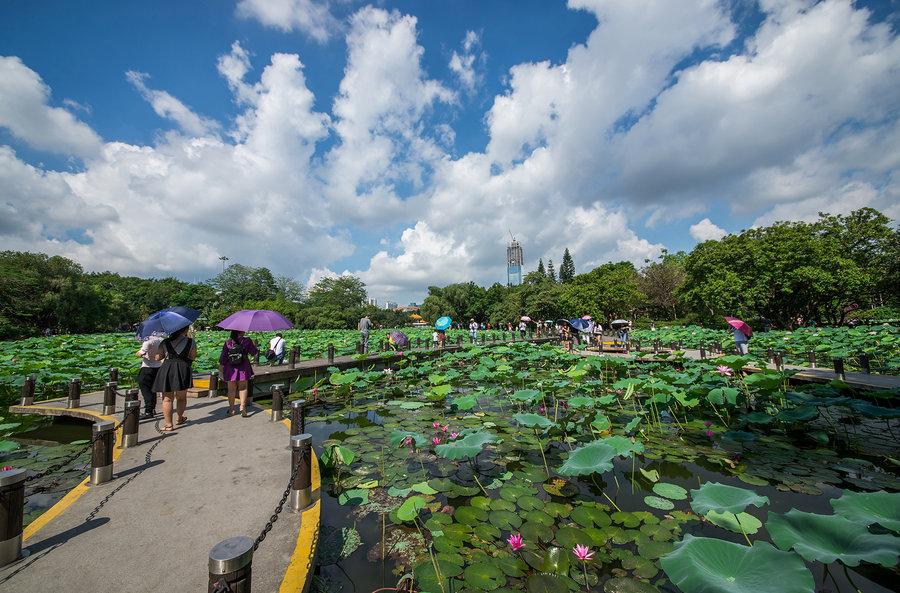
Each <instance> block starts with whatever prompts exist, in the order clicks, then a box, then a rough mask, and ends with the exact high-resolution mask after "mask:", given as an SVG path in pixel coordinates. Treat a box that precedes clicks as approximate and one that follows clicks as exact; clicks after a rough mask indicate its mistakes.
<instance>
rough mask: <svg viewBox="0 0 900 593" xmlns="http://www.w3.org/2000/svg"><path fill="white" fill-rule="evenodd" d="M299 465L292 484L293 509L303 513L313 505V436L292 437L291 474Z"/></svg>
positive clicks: (298, 435) (299, 435)
mask: <svg viewBox="0 0 900 593" xmlns="http://www.w3.org/2000/svg"><path fill="white" fill-rule="evenodd" d="M298 465H299V469H298V470H297V473H296V474H295V475H294V481H293V482H291V508H292V509H294V510H295V511H298V512H300V511H302V510H303V509H305V508H307V507H308V506H309V505H311V504H312V435H311V434H306V433H303V434H297V435H294V436H292V437H291V473H293V471H294V468H295V467H297V466H298Z"/></svg>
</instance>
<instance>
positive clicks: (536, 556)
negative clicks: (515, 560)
mask: <svg viewBox="0 0 900 593" xmlns="http://www.w3.org/2000/svg"><path fill="white" fill-rule="evenodd" d="M523 556H524V558H525V562H527V563H528V565H529V566H531V567H532V568H533V569H535V570H537V571H539V572H548V573H551V574H566V573H568V572H569V554H568V552H567V550H566V549H564V548H557V547H555V546H551V547H549V548H547V549H546V550H540V549H531V550H526V551H525V553H524V554H523Z"/></svg>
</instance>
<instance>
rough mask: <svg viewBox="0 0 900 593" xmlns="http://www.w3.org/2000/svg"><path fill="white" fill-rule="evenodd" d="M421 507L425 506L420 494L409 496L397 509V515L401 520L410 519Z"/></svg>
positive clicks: (416, 514) (413, 517)
mask: <svg viewBox="0 0 900 593" xmlns="http://www.w3.org/2000/svg"><path fill="white" fill-rule="evenodd" d="M423 508H425V499H424V498H422V497H421V496H410V497H409V498H407V499H406V500H405V501H403V504H401V505H400V508H398V509H397V517H398V518H399V519H400V520H401V521H412V520H413V519H415V518H416V516H418V514H419V511H420V510H422V509H423Z"/></svg>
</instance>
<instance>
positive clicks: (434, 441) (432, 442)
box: [431, 437, 441, 445]
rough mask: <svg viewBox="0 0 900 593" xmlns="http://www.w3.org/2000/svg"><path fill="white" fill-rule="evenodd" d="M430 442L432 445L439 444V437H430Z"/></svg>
mask: <svg viewBox="0 0 900 593" xmlns="http://www.w3.org/2000/svg"><path fill="white" fill-rule="evenodd" d="M431 444H432V445H440V444H441V438H440V437H434V438H433V439H431Z"/></svg>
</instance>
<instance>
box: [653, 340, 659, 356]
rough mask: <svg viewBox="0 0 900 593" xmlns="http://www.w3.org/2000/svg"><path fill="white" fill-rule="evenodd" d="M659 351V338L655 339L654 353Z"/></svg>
mask: <svg viewBox="0 0 900 593" xmlns="http://www.w3.org/2000/svg"><path fill="white" fill-rule="evenodd" d="M657 353H659V340H654V341H653V354H657Z"/></svg>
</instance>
